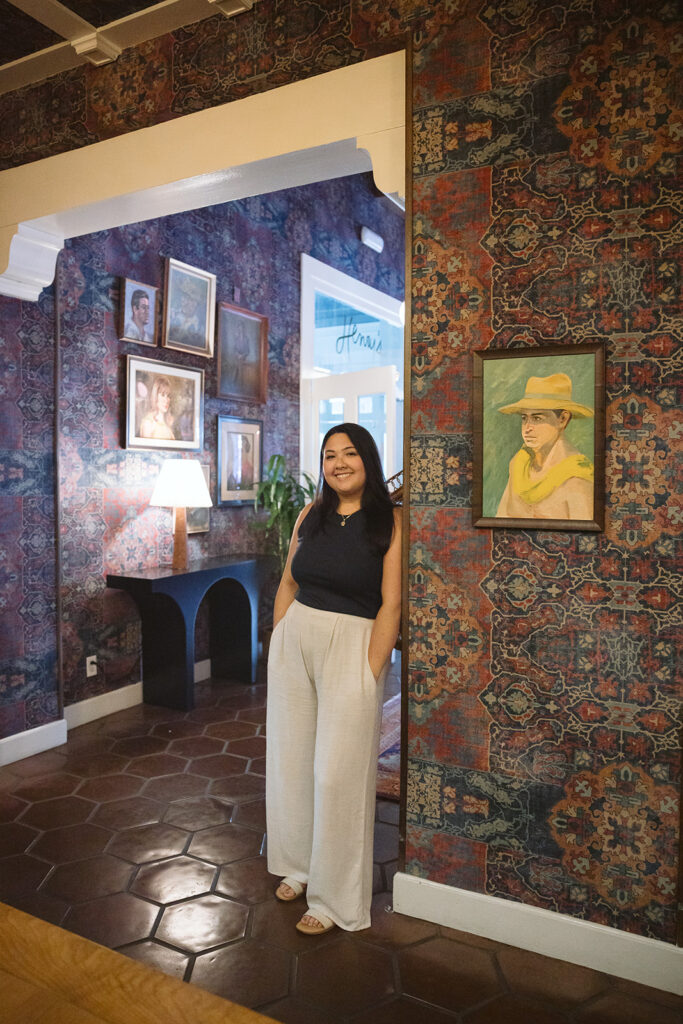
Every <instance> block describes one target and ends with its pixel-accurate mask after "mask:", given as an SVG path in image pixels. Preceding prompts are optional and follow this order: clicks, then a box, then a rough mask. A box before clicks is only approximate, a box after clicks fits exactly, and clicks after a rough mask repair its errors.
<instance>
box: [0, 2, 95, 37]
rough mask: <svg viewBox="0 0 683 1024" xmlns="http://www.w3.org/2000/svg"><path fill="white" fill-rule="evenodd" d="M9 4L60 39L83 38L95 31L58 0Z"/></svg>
mask: <svg viewBox="0 0 683 1024" xmlns="http://www.w3.org/2000/svg"><path fill="white" fill-rule="evenodd" d="M9 3H11V4H12V6H13V7H17V8H18V9H19V10H20V11H23V12H24V14H28V15H29V17H31V18H33V20H34V21H38V22H40V24H41V25H45V27H46V28H50V29H52V31H53V32H56V33H57V35H58V36H61V37H62V39H74V38H75V37H76V36H84V35H86V34H87V33H88V32H94V31H95V26H94V25H91V24H90V22H89V21H86V20H85V19H84V18H81V17H79V15H78V14H74V12H73V11H70V10H69V9H68V7H65V6H64V4H60V3H59V0H9Z"/></svg>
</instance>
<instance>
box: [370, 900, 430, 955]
mask: <svg viewBox="0 0 683 1024" xmlns="http://www.w3.org/2000/svg"><path fill="white" fill-rule="evenodd" d="M371 913H372V925H371V926H370V928H363V929H362V931H359V932H353V933H351V938H352V939H358V940H360V941H362V942H372V943H374V944H375V945H378V946H386V947H390V948H391V947H395V948H398V947H401V946H409V945H411V944H412V943H415V942H424V940H425V939H429V938H432V937H435V936H436V935H438V926H437V925H435V924H429V922H428V921H421V920H418V919H417V918H415V917H406V915H405V914H396V913H395V912H394V911H393V910H392V907H391V894H390V893H388V892H382V893H378V894H377V895H376V896H374V897H373V900H372V911H371Z"/></svg>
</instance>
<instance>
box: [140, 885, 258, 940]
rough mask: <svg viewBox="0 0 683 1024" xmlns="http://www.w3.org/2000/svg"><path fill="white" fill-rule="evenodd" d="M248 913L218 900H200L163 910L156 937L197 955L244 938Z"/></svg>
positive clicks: (203, 898)
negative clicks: (202, 951)
mask: <svg viewBox="0 0 683 1024" xmlns="http://www.w3.org/2000/svg"><path fill="white" fill-rule="evenodd" d="M248 915H249V911H248V910H247V908H246V907H243V906H241V905H240V904H239V903H233V902H232V900H227V899H223V898H222V897H221V896H202V897H200V898H199V899H194V900H188V901H187V902H185V903H175V904H174V905H173V906H172V907H167V908H166V910H164V913H163V917H162V918H161V921H160V923H159V927H158V928H157V930H156V937H157V938H158V939H160V940H161V941H162V942H167V943H168V944H169V946H176V947H177V948H179V949H184V950H187V951H188V952H190V953H199V952H201V950H208V949H212V948H213V947H214V946H221V945H224V944H225V943H227V942H232V941H234V940H235V939H240V938H242V937H243V935H244V931H245V928H246V926H247V917H248Z"/></svg>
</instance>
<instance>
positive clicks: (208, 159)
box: [0, 52, 405, 300]
mask: <svg viewBox="0 0 683 1024" xmlns="http://www.w3.org/2000/svg"><path fill="white" fill-rule="evenodd" d="M302 111H305V112H306V113H305V116H302ZM375 162H377V175H378V176H379V181H378V179H377V176H376V177H375V181H376V184H377V186H378V188H380V189H381V190H382V191H384V192H387V193H389V194H391V193H394V194H398V195H404V194H405V53H404V52H397V53H393V54H388V55H386V56H384V57H377V58H375V59H373V60H369V61H363V62H361V63H359V64H354V65H351V66H350V67H347V68H339V69H337V70H336V71H330V72H328V73H326V74H323V75H318V76H317V77H314V78H309V79H305V80H303V81H301V82H295V83H292V84H290V85H286V86H282V87H281V88H279V89H273V90H270V91H269V92H267V93H259V94H257V95H255V96H249V97H246V98H245V99H243V100H236V101H235V102H233V103H226V104H223V105H221V106H219V107H212V108H209V109H207V110H202V111H197V112H196V113H194V114H187V115H185V116H184V117H180V118H176V119H174V120H171V121H166V122H163V123H162V124H158V125H153V126H151V127H150V128H143V129H140V130H139V131H135V132H128V133H127V134H125V135H121V136H118V137H116V138H113V139H106V140H104V141H103V142H98V143H95V144H93V145H91V146H83V147H82V148H80V149H77V150H71V151H69V152H67V153H62V154H59V155H57V156H53V157H47V158H46V159H44V160H36V161H34V162H33V163H30V164H25V165H23V166H21V167H16V168H11V169H10V170H7V171H3V172H1V173H0V267H3V266H5V267H7V270H6V271H5V272H4V273H2V274H0V294H1V295H9V296H12V297H14V298H22V299H32V300H36V299H37V298H38V297H39V295H40V292H41V290H42V289H43V288H44V287H45V286H46V285H48V284H50V283H51V281H52V280H53V278H54V266H55V261H56V258H57V254H58V252H59V250H60V248H61V247H62V245H63V243H64V239H66V238H73V237H76V236H78V235H82V234H88V233H90V232H93V231H103V230H108V229H110V228H113V227H117V226H120V225H122V224H130V223H135V222H138V221H143V220H149V219H152V218H155V217H160V216H165V215H168V214H173V213H180V212H182V211H185V210H191V209H197V208H199V207H204V206H212V205H215V204H217V203H222V202H228V201H231V200H234V199H240V198H244V197H246V196H252V195H259V194H263V193H266V192H271V191H275V190H277V189H282V188H289V187H292V186H295V185H305V184H310V183H311V182H314V181H323V180H326V179H329V178H334V177H341V176H343V175H347V174H354V173H358V172H360V171H366V170H369V169H371V168H372V169H373V173H374V172H375ZM17 222H19V223H17Z"/></svg>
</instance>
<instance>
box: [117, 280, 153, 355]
mask: <svg viewBox="0 0 683 1024" xmlns="http://www.w3.org/2000/svg"><path fill="white" fill-rule="evenodd" d="M158 292H159V289H158V288H153V287H152V285H150V284H142V282H141V281H131V280H130V278H128V277H122V278H121V293H120V299H119V320H118V334H119V341H134V342H135V343H136V344H137V345H156V343H157V321H158V317H157V295H158Z"/></svg>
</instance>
